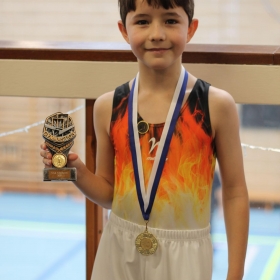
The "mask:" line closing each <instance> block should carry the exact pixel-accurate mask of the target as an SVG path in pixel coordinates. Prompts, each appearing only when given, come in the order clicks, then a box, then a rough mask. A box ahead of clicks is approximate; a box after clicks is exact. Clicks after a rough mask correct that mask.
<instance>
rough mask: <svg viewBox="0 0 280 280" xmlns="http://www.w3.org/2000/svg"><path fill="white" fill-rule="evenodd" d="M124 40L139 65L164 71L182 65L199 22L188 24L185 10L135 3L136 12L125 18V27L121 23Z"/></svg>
mask: <svg viewBox="0 0 280 280" xmlns="http://www.w3.org/2000/svg"><path fill="white" fill-rule="evenodd" d="M118 24H119V29H120V31H121V33H122V35H123V37H124V39H125V40H126V41H127V42H128V43H129V44H130V45H131V49H132V51H133V53H134V54H135V56H136V57H137V59H138V61H139V62H140V63H143V64H144V65H146V66H147V67H151V68H154V69H164V68H167V67H169V66H170V65H172V64H174V63H175V62H177V63H179V64H181V55H182V53H183V51H184V49H185V46H186V43H188V42H189V41H190V39H191V38H192V36H193V35H194V33H195V31H196V28H197V25H198V21H197V20H195V19H194V20H193V21H192V22H191V24H190V25H189V20H188V16H187V14H186V12H185V11H184V9H183V8H182V7H175V8H173V9H168V10H166V9H164V8H163V7H159V8H153V7H152V6H149V5H148V4H147V2H146V1H145V0H144V1H143V0H136V10H135V11H130V12H129V13H128V14H127V17H126V26H124V25H123V23H122V22H121V21H119V23H118Z"/></svg>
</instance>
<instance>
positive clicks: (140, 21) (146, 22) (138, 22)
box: [136, 19, 148, 25]
mask: <svg viewBox="0 0 280 280" xmlns="http://www.w3.org/2000/svg"><path fill="white" fill-rule="evenodd" d="M136 24H138V25H146V24H148V21H147V20H144V19H142V20H138V21H137V22H136Z"/></svg>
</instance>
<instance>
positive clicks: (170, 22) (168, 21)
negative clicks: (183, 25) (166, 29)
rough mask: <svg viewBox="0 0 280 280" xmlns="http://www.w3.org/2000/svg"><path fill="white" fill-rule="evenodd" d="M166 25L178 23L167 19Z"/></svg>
mask: <svg viewBox="0 0 280 280" xmlns="http://www.w3.org/2000/svg"><path fill="white" fill-rule="evenodd" d="M166 23H167V24H176V23H178V21H177V20H175V19H168V20H167V21H166Z"/></svg>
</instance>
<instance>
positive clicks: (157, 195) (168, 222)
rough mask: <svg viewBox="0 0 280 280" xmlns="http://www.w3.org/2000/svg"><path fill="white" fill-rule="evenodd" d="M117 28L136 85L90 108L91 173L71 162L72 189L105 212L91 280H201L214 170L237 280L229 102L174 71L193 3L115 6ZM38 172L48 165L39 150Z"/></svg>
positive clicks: (238, 237) (193, 24) (242, 206)
mask: <svg viewBox="0 0 280 280" xmlns="http://www.w3.org/2000/svg"><path fill="white" fill-rule="evenodd" d="M119 5H120V14H121V21H119V22H118V26H119V29H120V32H121V34H122V35H123V37H124V39H125V40H126V41H127V42H128V43H129V44H130V46H131V49H132V51H133V53H134V54H135V56H136V57H137V60H138V66H139V74H138V75H137V77H136V79H135V80H133V81H130V82H129V83H126V84H124V85H122V86H120V87H118V88H117V89H116V90H115V91H112V92H109V93H106V94H104V95H102V96H100V97H99V98H98V99H97V101H96V103H95V110H94V120H95V130H96V137H97V156H96V162H97V164H96V173H95V174H92V173H90V172H89V170H88V169H87V168H86V166H85V165H84V164H83V163H82V162H81V161H80V159H79V158H78V156H77V155H76V154H70V155H69V156H68V162H69V165H70V166H73V167H76V168H77V171H78V180H77V182H76V185H77V187H78V188H79V189H80V190H81V191H82V192H83V193H84V194H85V195H86V196H87V197H88V198H89V199H91V200H92V201H94V202H96V203H98V204H99V205H101V206H103V207H105V208H112V211H111V215H110V219H109V222H108V223H107V225H106V227H105V229H104V232H103V235H102V239H101V242H100V245H99V249H98V253H97V257H96V261H95V265H94V268H93V273H92V279H93V280H99V279H100V280H101V279H102V280H103V279H110V280H111V279H118V280H119V279H121V280H132V279H135V280H136V279H137V280H142V279H143V280H144V279H147V280H151V279H155V280H157V279H158V280H159V279H161V280H173V279H179V280H183V279H184V280H209V279H211V275H212V246H211V239H210V234H209V231H210V228H209V222H210V197H211V184H212V180H213V174H214V168H215V161H216V157H217V159H218V161H219V166H220V172H221V178H222V185H223V203H224V215H225V222H226V229H227V238H228V247H229V267H228V275H227V280H233V279H234V280H238V279H242V277H243V272H244V260H245V254H246V245H247V235H248V195H247V189H246V183H245V178H244V171H243V163H242V151H241V145H240V139H239V132H238V130H239V127H238V117H237V112H236V106H235V103H234V101H233V99H232V98H231V96H230V95H229V94H228V93H226V92H224V91H222V90H220V89H217V88H214V87H212V86H210V85H209V84H207V83H206V82H204V81H202V80H200V79H197V78H195V77H194V76H193V75H191V74H190V73H187V72H186V71H185V69H184V68H183V67H182V65H181V56H182V53H183V51H184V49H185V44H186V43H188V42H189V41H190V40H191V38H192V37H193V35H194V33H195V31H196V29H197V26H198V21H197V20H196V19H193V8H194V4H193V1H192V0H189V1H186V0H170V1H168V0H161V1H160V0H154V1H153V0H119ZM42 149H43V151H42V152H41V155H42V156H43V157H44V159H43V162H44V163H45V164H46V165H47V166H48V165H50V164H51V155H50V153H48V151H47V150H46V146H45V145H44V144H43V145H42Z"/></svg>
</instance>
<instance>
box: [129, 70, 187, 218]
mask: <svg viewBox="0 0 280 280" xmlns="http://www.w3.org/2000/svg"><path fill="white" fill-rule="evenodd" d="M187 83H188V73H187V72H186V70H185V69H184V67H183V66H182V69H181V74H180V77H179V80H178V83H177V86H176V89H175V92H174V95H173V99H172V102H171V104H170V108H169V111H168V115H167V118H166V122H165V124H164V128H163V132H162V135H161V139H160V142H159V145H158V148H157V152H156V157H155V160H154V164H153V167H152V171H151V175H150V178H149V181H148V186H147V191H146V189H145V181H144V174H143V165H142V156H141V149H140V141H139V133H138V129H137V113H138V110H137V103H138V102H137V100H138V84H139V73H138V74H137V76H136V78H135V79H134V82H133V85H132V88H131V91H130V95H129V98H128V129H129V142H130V150H131V155H132V162H133V169H134V176H135V183H136V190H137V196H138V200H139V204H140V208H141V212H142V215H143V218H144V220H145V221H148V220H149V217H150V213H151V211H152V207H153V203H154V200H155V196H156V192H157V189H158V184H159V181H160V178H161V174H162V171H163V167H164V164H165V161H166V156H167V153H168V149H169V145H170V141H171V138H172V135H173V132H174V129H175V126H176V122H177V119H178V116H179V113H180V110H181V107H182V103H183V100H184V96H185V91H186V86H187Z"/></svg>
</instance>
